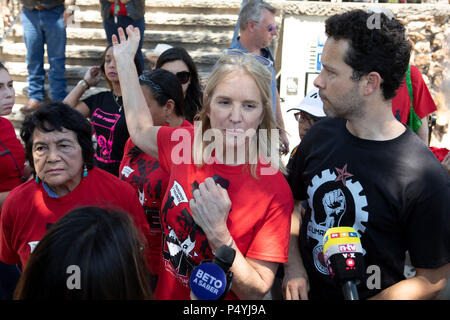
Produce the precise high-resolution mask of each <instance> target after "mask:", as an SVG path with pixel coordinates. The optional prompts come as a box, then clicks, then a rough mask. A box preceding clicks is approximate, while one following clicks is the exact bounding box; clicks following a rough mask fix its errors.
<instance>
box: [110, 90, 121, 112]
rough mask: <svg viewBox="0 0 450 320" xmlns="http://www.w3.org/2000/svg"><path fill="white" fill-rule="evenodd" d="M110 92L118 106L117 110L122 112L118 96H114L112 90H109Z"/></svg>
mask: <svg viewBox="0 0 450 320" xmlns="http://www.w3.org/2000/svg"><path fill="white" fill-rule="evenodd" d="M111 93H112V95H113V97H114V101H115V102H116V104H117V106H118V107H119V112H122V108H123V104H122V105H120V103H119V97H120V96H116V95H115V94H114V92H113V91H111Z"/></svg>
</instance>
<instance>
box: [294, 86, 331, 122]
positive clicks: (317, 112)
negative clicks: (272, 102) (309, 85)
mask: <svg viewBox="0 0 450 320" xmlns="http://www.w3.org/2000/svg"><path fill="white" fill-rule="evenodd" d="M292 110H295V111H303V112H306V113H308V114H310V115H312V116H314V117H317V118H323V117H326V116H327V115H326V114H325V112H324V111H323V103H322V100H321V99H320V96H319V89H317V88H314V89H313V90H311V91H310V92H308V94H307V95H306V96H305V97H304V98H303V100H302V101H301V102H300V104H299V105H297V106H296V107H294V108H291V109H289V110H288V111H287V112H289V111H292Z"/></svg>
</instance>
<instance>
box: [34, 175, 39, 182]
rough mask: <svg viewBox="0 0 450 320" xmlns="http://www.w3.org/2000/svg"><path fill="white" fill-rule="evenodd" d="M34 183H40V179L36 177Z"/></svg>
mask: <svg viewBox="0 0 450 320" xmlns="http://www.w3.org/2000/svg"><path fill="white" fill-rule="evenodd" d="M34 181H36V183H39V177H38V176H37V175H36V176H35V177H34Z"/></svg>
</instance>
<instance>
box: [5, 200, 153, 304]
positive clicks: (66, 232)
mask: <svg viewBox="0 0 450 320" xmlns="http://www.w3.org/2000/svg"><path fill="white" fill-rule="evenodd" d="M142 249H143V244H142V242H141V236H140V235H139V233H138V231H137V230H136V228H135V227H134V224H133V222H132V220H131V218H130V217H129V215H128V214H126V213H124V212H121V211H115V210H106V209H102V208H98V207H82V208H78V209H75V210H72V211H71V212H69V213H67V214H66V215H65V216H64V217H62V218H61V219H60V220H58V221H57V222H56V223H55V224H54V225H52V226H51V227H50V229H49V230H48V231H47V233H46V235H45V236H44V237H43V238H42V240H41V241H40V242H39V244H38V245H37V246H36V248H35V250H34V251H33V252H32V254H31V255H30V259H29V261H28V264H27V266H26V267H25V269H24V272H23V274H22V276H21V278H20V280H19V283H18V285H17V287H16V290H15V292H14V299H19V300H23V299H35V300H36V299H39V300H50V299H55V300H104V299H119V300H128V299H150V298H151V297H152V294H151V290H150V287H149V283H148V281H149V278H148V273H147V267H146V265H145V262H144V259H143V256H142Z"/></svg>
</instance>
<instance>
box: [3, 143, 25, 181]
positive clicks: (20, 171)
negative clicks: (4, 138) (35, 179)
mask: <svg viewBox="0 0 450 320" xmlns="http://www.w3.org/2000/svg"><path fill="white" fill-rule="evenodd" d="M0 145H1V146H2V147H3V149H5V151H3V152H1V153H0V155H1V156H3V155H5V154H9V155H10V157H11V158H12V159H13V161H14V165H15V166H16V169H17V171H18V172H19V177H20V179H21V180H22V182H25V181H27V178H26V177H25V176H24V175H23V173H22V170H20V168H19V166H18V165H17V161H16V159H15V158H14V156H13V154H12V152H11V151H10V150H9V149H8V148H6V146H5V145H4V144H3V143H2V142H1V141H0Z"/></svg>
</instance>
